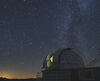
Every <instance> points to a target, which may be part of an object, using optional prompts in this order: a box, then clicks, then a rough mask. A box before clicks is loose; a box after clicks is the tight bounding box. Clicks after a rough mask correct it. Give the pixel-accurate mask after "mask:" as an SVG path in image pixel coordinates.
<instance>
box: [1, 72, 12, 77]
mask: <svg viewBox="0 0 100 81" xmlns="http://www.w3.org/2000/svg"><path fill="white" fill-rule="evenodd" d="M0 77H2V78H7V79H11V78H13V77H12V76H11V74H10V73H5V72H3V73H0Z"/></svg>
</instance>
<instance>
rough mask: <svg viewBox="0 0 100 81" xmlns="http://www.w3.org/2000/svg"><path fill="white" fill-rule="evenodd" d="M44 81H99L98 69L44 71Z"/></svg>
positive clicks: (99, 72)
mask: <svg viewBox="0 0 100 81" xmlns="http://www.w3.org/2000/svg"><path fill="white" fill-rule="evenodd" d="M42 73H43V80H44V81H100V68H80V69H62V70H61V69H60V70H57V69H56V70H44V71H42Z"/></svg>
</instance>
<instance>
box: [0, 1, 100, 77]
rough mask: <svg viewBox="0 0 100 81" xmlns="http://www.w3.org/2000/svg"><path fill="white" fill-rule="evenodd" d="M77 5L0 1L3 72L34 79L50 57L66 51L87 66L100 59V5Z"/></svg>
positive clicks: (58, 2) (84, 2)
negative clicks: (76, 52) (72, 51)
mask: <svg viewBox="0 0 100 81" xmlns="http://www.w3.org/2000/svg"><path fill="white" fill-rule="evenodd" d="M77 1H78V2H76V0H2V1H0V71H1V72H8V73H13V75H15V76H13V78H14V77H21V76H22V75H23V73H24V74H25V75H23V77H32V76H33V74H34V73H35V72H37V71H40V70H41V66H42V62H43V58H44V57H45V56H46V55H47V54H49V53H50V52H52V51H53V50H57V49H59V48H65V47H73V48H75V50H77V51H79V53H80V55H81V56H82V57H84V60H85V62H86V63H88V62H89V61H91V60H92V59H93V58H95V57H96V56H98V55H99V50H98V49H99V46H100V41H99V40H100V27H99V26H100V24H99V22H100V16H99V14H100V7H99V1H97V0H77ZM18 75H19V76H18Z"/></svg>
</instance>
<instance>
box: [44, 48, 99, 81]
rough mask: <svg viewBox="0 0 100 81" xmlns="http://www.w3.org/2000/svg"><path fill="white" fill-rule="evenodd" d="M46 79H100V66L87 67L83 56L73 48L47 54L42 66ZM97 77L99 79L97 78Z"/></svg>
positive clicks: (62, 80)
mask: <svg viewBox="0 0 100 81" xmlns="http://www.w3.org/2000/svg"><path fill="white" fill-rule="evenodd" d="M42 69H43V70H42V75H43V80H44V81H91V80H92V81H98V80H100V78H99V75H98V74H100V69H99V68H96V67H95V68H92V67H90V68H89V67H88V68H87V67H86V66H85V64H84V61H83V59H82V57H81V56H80V55H79V54H77V53H76V52H75V51H73V49H71V48H65V49H61V50H57V51H54V52H53V53H51V54H49V55H47V56H46V58H45V59H44V63H43V67H42ZM96 79H97V80H96Z"/></svg>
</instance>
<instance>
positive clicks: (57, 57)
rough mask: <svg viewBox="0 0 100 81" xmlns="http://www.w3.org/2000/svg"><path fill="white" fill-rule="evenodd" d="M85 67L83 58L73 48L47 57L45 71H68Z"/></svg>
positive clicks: (58, 51) (61, 50)
mask: <svg viewBox="0 0 100 81" xmlns="http://www.w3.org/2000/svg"><path fill="white" fill-rule="evenodd" d="M81 67H84V61H83V59H82V57H81V56H80V55H79V54H77V53H76V52H74V51H73V49H71V48H65V49H60V50H57V51H54V52H52V53H51V54H49V55H47V56H46V58H45V60H44V63H43V69H68V68H70V69H71V68H81Z"/></svg>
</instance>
